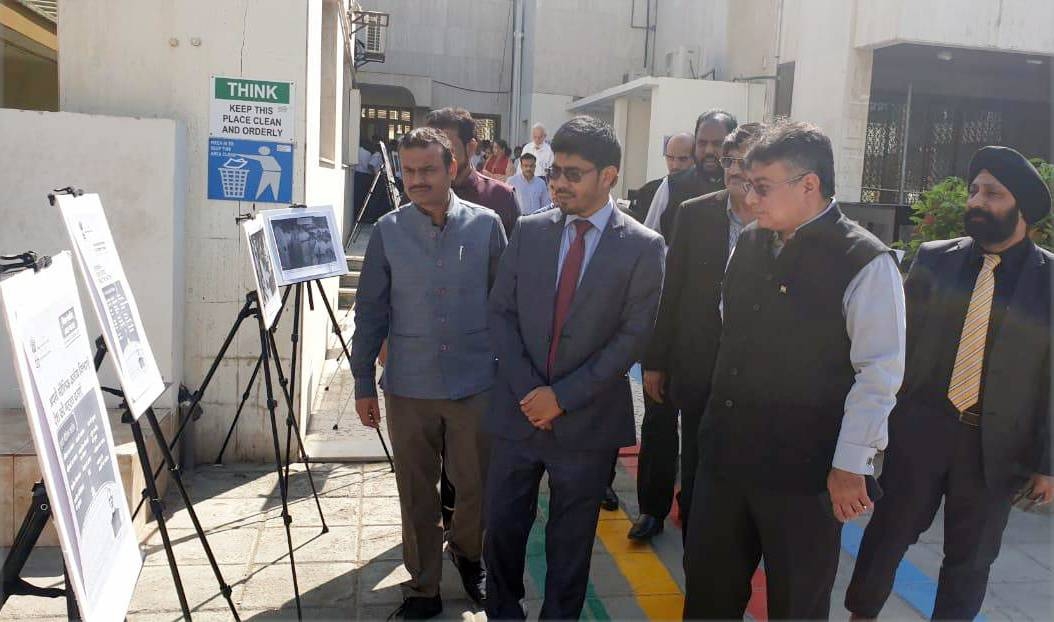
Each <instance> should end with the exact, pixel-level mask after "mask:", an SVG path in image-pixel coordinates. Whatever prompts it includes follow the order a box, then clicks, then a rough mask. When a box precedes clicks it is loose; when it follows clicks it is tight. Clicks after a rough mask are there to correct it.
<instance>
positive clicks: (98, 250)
mask: <svg viewBox="0 0 1054 622" xmlns="http://www.w3.org/2000/svg"><path fill="white" fill-rule="evenodd" d="M55 198H56V203H57V205H58V207H59V211H61V212H62V219H63V221H64V222H65V223H66V233H68V234H69V237H70V242H71V243H72V244H73V250H74V252H75V253H76V256H77V262H78V265H79V266H80V269H81V274H82V275H83V276H84V282H85V284H86V285H87V287H88V292H89V293H90V297H91V301H92V305H93V306H94V307H95V314H96V315H97V316H98V318H99V324H100V326H102V332H103V338H104V339H105V341H106V347H107V348H108V350H109V354H108V356H109V357H111V360H113V362H114V365H115V367H116V368H117V377H118V378H119V379H120V381H121V387H122V388H123V390H124V397H125V401H127V402H128V408H129V410H131V411H132V415H133V416H135V417H136V418H138V417H139V416H140V415H142V414H143V413H144V412H145V411H146V409H147V408H150V406H152V405H153V403H154V401H155V400H156V399H157V398H158V397H160V396H161V394H162V393H164V391H165V384H164V381H163V380H162V379H161V371H160V370H159V369H158V367H157V361H156V360H154V352H153V350H151V349H150V343H149V342H148V341H147V338H146V331H145V330H144V329H143V320H142V318H141V317H140V316H139V307H138V306H137V305H136V303H135V297H134V296H133V295H132V290H131V289H130V288H129V287H128V279H127V278H126V277H125V274H124V268H123V267H122V265H121V258H120V257H119V256H118V254H117V248H116V247H115V246H114V243H113V235H112V234H111V233H110V226H109V224H107V222H106V214H105V213H104V212H103V209H102V203H101V202H100V201H99V195H97V194H85V195H81V196H73V195H68V194H66V195H57V196H56V197H55Z"/></svg>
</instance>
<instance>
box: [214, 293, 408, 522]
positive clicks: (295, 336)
mask: <svg viewBox="0 0 1054 622" xmlns="http://www.w3.org/2000/svg"><path fill="white" fill-rule="evenodd" d="M312 284H314V285H316V286H317V287H318V293H319V296H320V297H321V298H322V302H323V304H324V305H325V307H326V313H327V314H328V315H329V320H330V322H332V324H333V331H334V332H335V333H336V335H337V339H339V340H340V345H341V348H343V353H342V355H343V356H345V357H347V359H348V361H349V362H350V361H351V353H350V352H349V351H348V344H347V342H346V341H345V340H344V334H343V332H342V331H341V330H340V322H338V321H337V316H336V314H335V313H334V311H333V306H332V305H331V304H330V302H329V298H328V297H327V296H326V291H325V289H324V288H323V287H322V282H321V281H320V280H318V279H316V280H313V281H303V282H300V283H296V284H294V285H292V286H290V287H288V288H286V291H285V294H284V295H283V296H282V309H280V310H279V312H278V316H277V317H276V318H275V324H276V325H277V324H278V320H279V319H280V318H281V317H282V313H283V312H284V311H285V303H286V300H287V298H288V297H289V292H290V290H292V291H294V292H295V294H294V296H293V332H292V336H291V341H292V353H293V354H292V356H293V360H292V363H291V365H290V372H289V373H290V378H289V383H288V384H289V385H292V386H296V384H295V381H296V356H297V343H298V342H299V339H300V336H299V333H298V331H299V326H300V304H301V300H302V295H303V294H302V293H303V291H304V286H305V285H306V286H307V287H306V289H307V300H308V307H309V308H310V309H311V310H312V311H314V309H315V300H314V295H313V294H312V289H311V285H312ZM270 342H271V347H272V350H273V351H274V356H275V366H276V368H277V371H278V382H279V384H280V385H281V386H282V391H283V393H284V395H285V398H286V406H287V407H288V409H289V416H288V418H287V429H286V476H287V477H288V474H289V462H290V460H289V448H290V444H289V442H290V440H291V439H290V433H291V432H292V431H295V432H296V434H297V444H298V446H299V447H300V453H301V455H302V459H303V461H304V464H305V465H306V464H307V460H308V457H307V454H306V450H305V449H304V448H303V443H302V442H301V441H302V438H301V434H300V429H299V427H298V426H297V425H296V417H295V413H294V411H293V401H292V399H291V398H290V396H289V390H288V387H287V383H286V380H285V378H284V377H283V375H282V367H281V364H280V363H279V362H278V348H277V346H275V345H274V333H273V332H271V333H270ZM262 362H263V356H262V355H261V357H260V359H258V360H257V361H256V367H255V368H254V369H253V373H252V375H250V376H249V382H248V383H247V384H246V387H245V391H244V392H243V393H242V398H241V403H239V404H238V410H237V413H236V414H235V416H234V421H233V422H232V423H231V427H230V430H228V431H227V438H226V439H225V440H224V441H223V447H222V448H220V453H219V455H217V456H216V464H220V463H222V462H223V454H224V452H225V451H226V450H227V444H228V443H229V442H230V439H231V436H232V435H233V433H234V428H235V426H236V425H238V418H239V417H240V416H241V412H242V409H243V407H244V406H245V403H246V401H247V400H248V399H249V395H250V392H251V389H252V386H253V383H254V382H255V381H256V376H257V373H258V372H259V370H260V364H261V363H262ZM338 364H339V360H338ZM377 438H378V439H379V440H380V441H381V447H382V448H383V449H384V455H385V457H386V458H387V460H388V467H389V468H390V469H391V471H392V472H393V473H394V472H395V464H394V462H393V461H392V454H391V452H390V451H389V450H388V443H387V442H385V440H384V435H383V434H382V433H381V430H380V428H377ZM313 487H314V484H312V489H313ZM316 499H317V497H316ZM319 512H320V513H321V509H320V510H319Z"/></svg>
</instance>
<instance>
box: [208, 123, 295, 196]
mask: <svg viewBox="0 0 1054 622" xmlns="http://www.w3.org/2000/svg"><path fill="white" fill-rule="evenodd" d="M208 167H209V193H208V198H209V199H213V200H219V201H249V202H256V203H291V202H292V198H293V145H291V144H288V143H276V142H268V141H258V140H237V139H231V138H210V139H209V164H208Z"/></svg>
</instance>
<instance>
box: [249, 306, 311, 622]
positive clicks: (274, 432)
mask: <svg viewBox="0 0 1054 622" xmlns="http://www.w3.org/2000/svg"><path fill="white" fill-rule="evenodd" d="M255 314H256V318H257V321H258V322H259V324H260V352H262V353H263V377H264V389H265V391H266V395H267V413H268V415H269V416H270V419H271V437H272V440H273V441H274V466H275V471H276V472H277V474H278V489H279V491H280V492H281V494H282V523H283V524H285V538H286V544H287V545H288V548H289V568H290V570H291V572H292V575H293V594H294V596H295V598H296V615H297V619H299V620H302V619H303V612H302V610H301V607H300V585H299V583H298V582H297V578H296V560H295V559H294V558H293V533H292V529H291V527H290V524H291V523H292V522H293V518H292V517H291V516H290V515H289V490H288V488H287V486H286V484H287V482H286V480H285V478H284V477H283V476H282V448H281V447H280V446H279V444H278V421H277V420H276V418H275V417H276V415H275V408H276V407H277V406H278V402H276V401H275V399H274V389H273V387H272V386H271V363H270V358H271V357H270V356H269V350H270V346H269V344H268V338H267V335H268V331H267V328H266V327H265V326H264V322H263V313H262V312H261V311H259V308H257V311H256V312H255Z"/></svg>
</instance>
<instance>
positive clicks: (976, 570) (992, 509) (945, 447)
mask: <svg viewBox="0 0 1054 622" xmlns="http://www.w3.org/2000/svg"><path fill="white" fill-rule="evenodd" d="M898 414H899V415H900V416H899V417H896V419H895V420H894V419H891V420H890V443H889V447H890V449H889V452H888V453H887V454H886V457H885V461H884V464H883V472H882V476H881V479H880V480H879V482H880V483H881V485H882V488H883V490H884V491H885V496H883V497H882V500H881V501H879V502H878V503H876V504H875V513H874V516H873V517H872V518H871V522H870V523H869V524H868V526H867V530H866V531H865V532H864V539H863V542H862V543H861V544H860V556H859V557H858V558H857V561H856V567H855V569H854V570H853V579H852V582H851V583H850V585H849V589H848V591H847V592H846V597H845V606H846V608H847V609H849V610H850V611H852V612H853V613H856V614H858V615H861V616H864V617H869V618H873V617H877V616H878V613H879V612H880V611H881V610H882V606H883V605H884V604H885V602H886V599H887V598H888V597H889V592H890V590H891V589H892V588H893V578H894V576H895V574H896V570H897V566H898V565H899V564H900V560H901V558H903V557H904V553H905V552H906V551H907V549H908V547H909V546H911V545H912V544H914V543H915V542H916V541H918V538H919V535H920V534H921V533H922V532H924V531H926V529H928V528H929V526H930V524H931V523H932V522H933V517H934V515H935V514H936V512H937V509H938V508H939V507H940V505H941V499H942V498H943V500H944V561H943V562H942V564H941V571H940V577H939V578H938V580H937V602H936V604H935V606H934V609H933V618H934V619H938V620H939V619H959V620H962V619H965V620H972V619H973V618H974V617H975V616H976V615H977V613H978V612H979V611H980V610H981V604H982V603H983V602H984V595H985V591H986V589H987V587H988V571H989V568H990V567H991V565H992V562H993V561H995V558H996V557H997V556H998V555H999V547H1000V543H1001V541H1002V537H1003V529H1004V528H1005V527H1006V523H1007V519H1008V518H1009V516H1010V507H1011V503H1010V502H1011V500H1012V496H1013V490H1010V489H1006V488H1003V489H1001V490H993V489H991V488H989V487H988V486H986V485H985V481H984V471H983V468H982V463H981V429H980V428H976V427H971V426H968V425H966V424H963V423H960V422H959V421H958V420H956V419H955V417H954V416H952V415H950V414H944V413H941V414H940V416H937V415H935V414H932V413H925V412H919V413H915V412H911V411H902V412H901V413H898ZM905 415H906V416H905ZM916 415H917V416H916Z"/></svg>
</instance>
